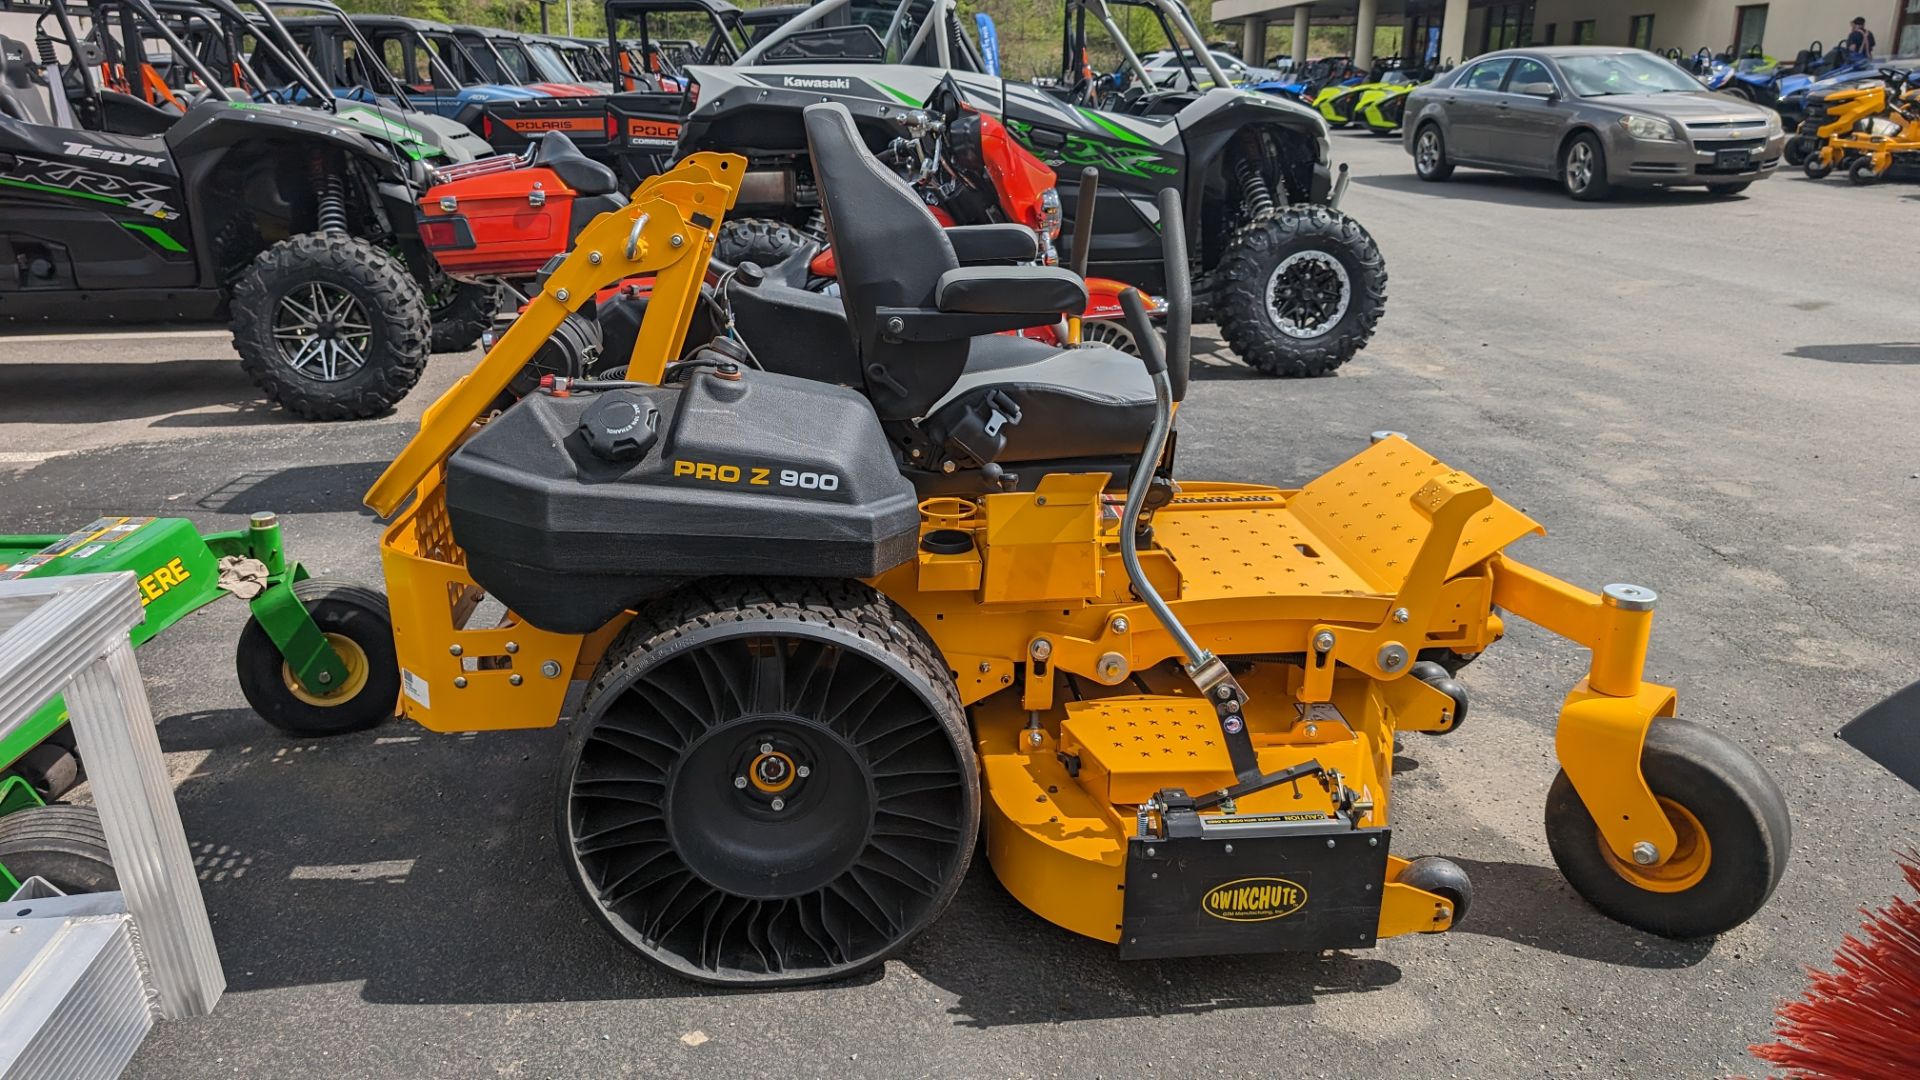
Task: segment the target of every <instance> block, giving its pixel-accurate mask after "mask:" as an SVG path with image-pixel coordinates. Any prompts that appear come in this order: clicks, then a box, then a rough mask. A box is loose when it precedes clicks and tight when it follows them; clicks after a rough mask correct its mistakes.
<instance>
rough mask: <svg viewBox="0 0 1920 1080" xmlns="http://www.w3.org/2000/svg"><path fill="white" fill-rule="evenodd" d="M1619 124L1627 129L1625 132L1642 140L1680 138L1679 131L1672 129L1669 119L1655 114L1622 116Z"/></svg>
mask: <svg viewBox="0 0 1920 1080" xmlns="http://www.w3.org/2000/svg"><path fill="white" fill-rule="evenodd" d="M1620 126H1622V127H1624V128H1626V129H1627V134H1629V135H1631V136H1633V137H1634V138H1636V139H1639V140H1640V141H1642V142H1675V141H1678V140H1679V138H1680V133H1679V132H1677V131H1675V130H1674V129H1673V124H1672V123H1671V122H1670V121H1666V120H1662V119H1660V118H1659V117H1657V116H1623V117H1621V118H1620Z"/></svg>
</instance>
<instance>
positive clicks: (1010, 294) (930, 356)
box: [763, 103, 1154, 493]
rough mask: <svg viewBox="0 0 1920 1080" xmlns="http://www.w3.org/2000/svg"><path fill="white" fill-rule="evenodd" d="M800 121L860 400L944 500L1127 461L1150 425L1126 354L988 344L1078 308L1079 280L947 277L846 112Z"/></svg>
mask: <svg viewBox="0 0 1920 1080" xmlns="http://www.w3.org/2000/svg"><path fill="white" fill-rule="evenodd" d="M805 123H806V130H807V145H808V149H809V151H810V152H811V154H812V158H813V166H814V175H815V178H816V179H817V180H818V182H819V185H820V197H821V204H822V207H823V209H824V210H825V216H826V223H827V235H828V238H829V241H830V242H831V243H832V245H833V250H834V258H835V261H836V263H837V265H838V271H839V280H840V299H841V302H842V305H843V308H844V311H845V313H846V321H847V329H848V332H849V335H850V336H851V338H852V342H853V346H854V349H855V352H856V355H857V357H858V361H857V362H858V368H859V370H860V371H861V372H862V374H863V376H864V382H865V391H866V396H867V399H868V400H869V401H871V402H872V403H873V405H874V409H875V411H876V412H877V413H878V414H879V416H880V419H881V421H882V423H883V424H884V425H886V426H887V427H888V429H889V431H890V432H891V433H892V434H893V435H894V437H895V441H896V443H898V444H899V445H902V446H903V447H905V448H907V452H908V454H909V456H910V457H911V458H912V459H913V460H914V461H915V462H917V463H918V467H919V468H926V469H931V470H934V472H933V476H936V477H945V478H947V479H943V480H939V481H937V482H938V484H939V486H940V487H941V488H942V489H943V491H946V492H947V493H952V491H951V488H952V486H953V485H954V484H955V483H961V482H963V481H967V478H969V477H970V478H972V479H971V480H970V482H971V483H974V484H979V485H981V486H982V487H983V488H986V489H990V488H991V486H992V485H993V484H995V483H998V482H999V479H998V474H999V470H998V469H994V468H988V466H997V465H1016V464H1021V463H1027V464H1029V465H1032V466H1036V468H1032V469H1029V470H1028V471H1029V472H1035V473H1045V472H1058V471H1073V470H1074V469H1075V468H1076V464H1075V459H1080V463H1081V465H1083V466H1084V468H1082V469H1081V471H1093V470H1099V471H1108V472H1116V471H1117V470H1116V469H1114V467H1113V466H1112V464H1111V463H1112V461H1113V460H1114V459H1120V460H1123V461H1128V462H1130V461H1131V460H1132V459H1134V458H1137V457H1138V456H1139V454H1140V452H1141V451H1142V449H1143V448H1144V445H1145V443H1146V439H1147V434H1148V431H1149V430H1150V429H1151V427H1152V424H1153V413H1154V393H1153V383H1152V380H1151V379H1150V378H1149V377H1148V375H1147V373H1146V370H1145V368H1144V367H1143V366H1142V364H1141V362H1140V360H1139V359H1138V358H1136V357H1132V356H1128V355H1127V354H1125V353H1123V352H1120V351H1119V350H1117V349H1111V348H1107V347H1104V346H1098V345H1089V346H1082V347H1079V348H1074V349H1061V348H1058V347H1056V346H1053V345H1048V344H1045V343H1042V342H1038V341H1034V340H1031V339H1027V338H1022V337H1014V336H1009V335H1006V334H1004V333H1002V331H1008V330H1020V329H1027V328H1031V327H1040V326H1049V325H1052V324H1054V323H1056V322H1057V321H1059V319H1060V317H1061V316H1062V315H1065V314H1068V313H1078V312H1080V311H1082V310H1084V308H1085V306H1086V302H1087V293H1086V284H1085V282H1083V281H1081V280H1080V279H1079V278H1078V277H1077V276H1075V275H1073V274H1072V273H1071V272H1069V271H1064V270H1061V269H1058V268H1055V267H1032V266H978V267H966V268H962V266H961V263H960V259H959V258H958V256H957V255H956V254H955V251H954V245H953V243H952V241H951V240H950V239H949V238H948V236H947V235H946V233H945V232H944V230H942V229H941V227H940V224H939V222H937V221H935V220H934V217H933V215H932V214H931V213H929V212H928V211H927V208H926V204H925V203H923V202H922V201H921V199H920V197H919V196H918V195H916V194H915V193H914V191H913V189H912V188H910V187H908V186H907V184H906V182H905V181H904V180H902V179H900V177H899V176H897V175H895V174H894V172H893V171H892V170H890V169H888V168H887V167H885V166H884V165H882V164H881V163H880V162H879V160H878V159H876V158H875V157H874V156H873V155H872V153H870V152H869V151H868V149H867V147H866V144H865V142H864V141H863V140H862V139H861V138H860V133H859V130H858V129H857V128H856V127H855V126H854V122H853V116H852V114H851V113H849V112H848V111H847V109H846V107H845V106H843V105H840V104H837V103H823V104H819V105H811V106H808V108H807V110H806V113H805ZM763 351H765V350H763ZM763 362H765V359H764V358H763ZM956 474H962V475H961V476H960V477H958V478H956ZM1028 479H1029V478H1028V477H1027V476H1025V475H1023V476H1022V478H1021V482H1022V483H1023V484H1025V483H1027V481H1028ZM918 482H919V481H918V478H916V483H918Z"/></svg>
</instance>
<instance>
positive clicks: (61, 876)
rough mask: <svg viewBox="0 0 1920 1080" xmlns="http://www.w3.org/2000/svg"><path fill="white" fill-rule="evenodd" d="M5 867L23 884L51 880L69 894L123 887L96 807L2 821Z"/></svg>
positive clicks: (55, 808)
mask: <svg viewBox="0 0 1920 1080" xmlns="http://www.w3.org/2000/svg"><path fill="white" fill-rule="evenodd" d="M0 866H5V867H6V868H7V871H8V872H9V873H11V874H12V875H13V876H14V878H15V879H17V880H20V881H25V880H27V879H28V878H30V877H38V878H45V879H46V880H47V881H48V882H49V883H51V884H52V885H53V887H54V888H56V889H59V890H60V891H61V892H63V893H68V894H72V893H92V892H111V891H113V890H115V889H118V888H119V887H120V879H119V876H118V875H116V874H115V873H114V870H113V856H112V855H111V854H110V853H109V852H108V851H107V836H106V833H104V832H102V831H101V829H100V815H99V813H97V812H96V811H95V810H94V809H93V807H91V806H69V805H67V804H66V803H48V804H47V805H45V806H35V807H29V808H28V809H25V810H19V811H16V812H14V813H11V814H8V815H7V816H6V817H0Z"/></svg>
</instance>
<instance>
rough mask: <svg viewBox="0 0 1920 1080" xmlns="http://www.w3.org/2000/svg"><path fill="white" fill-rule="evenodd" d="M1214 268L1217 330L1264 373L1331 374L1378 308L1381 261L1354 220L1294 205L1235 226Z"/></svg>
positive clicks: (1383, 294)
mask: <svg viewBox="0 0 1920 1080" xmlns="http://www.w3.org/2000/svg"><path fill="white" fill-rule="evenodd" d="M1215 274H1216V275H1217V277H1218V280H1219V281H1220V286H1219V288H1218V290H1217V292H1216V295H1215V301H1216V308H1217V310H1216V315H1217V316H1218V318H1219V320H1220V334H1221V336H1222V337H1224V338H1225V339H1226V342H1227V345H1228V347H1230V348H1231V349H1232V350H1233V351H1234V354H1235V355H1236V356H1238V357H1240V359H1242V360H1244V361H1246V362H1247V364H1248V366H1250V367H1252V368H1254V369H1255V370H1256V371H1260V372H1263V373H1265V374H1268V375H1278V376H1282V377H1285V378H1313V377H1317V376H1321V375H1329V374H1332V373H1333V371H1334V369H1336V368H1338V367H1339V366H1340V365H1342V364H1344V363H1346V362H1347V361H1349V360H1351V359H1353V356H1354V354H1355V353H1357V352H1359V351H1360V350H1361V349H1364V348H1366V346H1367V342H1368V341H1369V340H1371V339H1372V337H1373V330H1374V327H1375V326H1377V325H1378V324H1379V322H1380V315H1381V313H1382V312H1384V311H1385V310H1386V307H1387V261H1386V259H1385V258H1383V257H1382V256H1381V254H1380V248H1379V246H1378V245H1376V244H1375V243H1374V242H1373V237H1372V236H1371V235H1369V234H1368V233H1367V230H1366V229H1365V228H1362V227H1361V225H1360V223H1359V222H1357V221H1355V220H1353V219H1352V218H1350V217H1348V216H1347V215H1345V214H1343V213H1341V212H1339V211H1338V210H1329V209H1327V208H1326V207H1324V206H1318V205H1296V206H1292V207H1288V208H1287V209H1285V210H1281V211H1279V212H1277V213H1274V214H1271V215H1268V216H1266V217H1262V218H1259V219H1257V220H1255V221H1252V222H1249V223H1248V224H1247V225H1245V226H1243V227H1242V228H1241V229H1240V231H1239V232H1237V233H1235V234H1234V236H1233V239H1231V240H1230V241H1228V243H1227V250H1226V253H1225V254H1224V255H1222V256H1221V259H1220V265H1219V267H1218V268H1217V269H1216V271H1215Z"/></svg>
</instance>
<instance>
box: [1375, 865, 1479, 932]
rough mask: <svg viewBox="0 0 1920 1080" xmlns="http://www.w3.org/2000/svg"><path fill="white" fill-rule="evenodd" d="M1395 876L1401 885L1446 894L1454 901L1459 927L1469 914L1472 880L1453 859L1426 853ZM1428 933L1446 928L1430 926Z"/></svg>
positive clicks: (1471, 901)
mask: <svg viewBox="0 0 1920 1080" xmlns="http://www.w3.org/2000/svg"><path fill="white" fill-rule="evenodd" d="M1394 880H1396V881H1398V882H1399V883H1400V884H1402V885H1411V886H1413V887H1414V888H1416V889H1425V890H1426V891H1428V892H1430V893H1433V894H1434V895H1436V896H1442V897H1445V898H1446V900H1447V902H1448V903H1450V904H1452V905H1453V922H1452V924H1451V926H1454V927H1457V926H1459V925H1460V923H1461V921H1462V920H1464V919H1465V918H1466V917H1467V909H1468V908H1470V907H1472V906H1473V882H1472V881H1470V880H1468V878H1467V872H1466V871H1465V870H1462V869H1461V868H1460V864H1459V863H1456V862H1454V861H1453V860H1452V859H1443V858H1440V857H1439V856H1438V855H1423V856H1421V857H1420V858H1418V859H1415V860H1413V861H1412V862H1410V863H1408V864H1407V868H1406V869H1405V870H1402V871H1400V876H1399V877H1398V878H1395V879H1394ZM1427 932H1428V933H1433V934H1442V933H1445V932H1446V931H1444V930H1430V931H1427Z"/></svg>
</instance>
